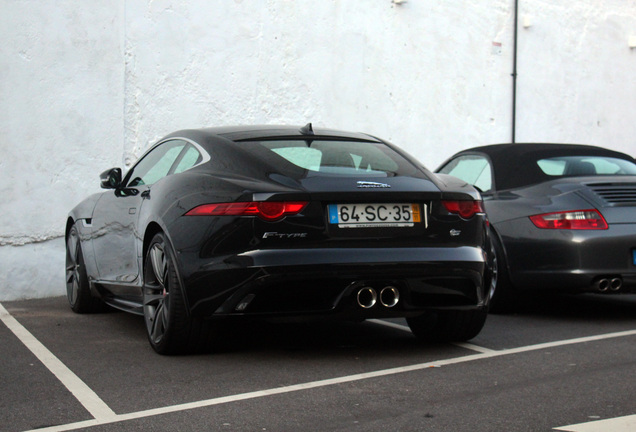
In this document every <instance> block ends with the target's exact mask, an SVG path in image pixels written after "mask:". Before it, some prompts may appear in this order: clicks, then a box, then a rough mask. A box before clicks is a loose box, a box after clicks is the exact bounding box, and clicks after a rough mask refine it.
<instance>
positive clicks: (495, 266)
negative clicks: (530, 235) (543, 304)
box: [489, 229, 519, 314]
mask: <svg viewBox="0 0 636 432" xmlns="http://www.w3.org/2000/svg"><path fill="white" fill-rule="evenodd" d="M490 245H491V253H492V272H493V275H492V280H491V283H490V291H489V296H490V305H489V311H490V312H492V313H495V314H497V313H510V312H514V310H515V309H516V308H517V307H518V303H519V298H518V294H517V293H516V292H515V290H514V287H513V286H512V282H511V281H510V276H509V274H508V269H507V264H506V255H505V252H504V249H503V246H502V245H501V241H500V240H499V237H498V236H497V234H496V233H495V231H494V230H492V229H491V230H490Z"/></svg>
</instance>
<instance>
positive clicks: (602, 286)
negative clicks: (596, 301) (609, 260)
mask: <svg viewBox="0 0 636 432" xmlns="http://www.w3.org/2000/svg"><path fill="white" fill-rule="evenodd" d="M594 286H595V287H596V290H597V291H598V292H606V291H607V290H608V289H609V288H610V280H609V279H605V278H601V279H599V280H597V281H596V282H595V284H594Z"/></svg>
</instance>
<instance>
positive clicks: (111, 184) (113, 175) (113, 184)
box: [99, 168, 121, 189]
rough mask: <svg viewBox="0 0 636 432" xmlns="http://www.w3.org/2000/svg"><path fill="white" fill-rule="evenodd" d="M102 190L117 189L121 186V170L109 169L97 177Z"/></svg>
mask: <svg viewBox="0 0 636 432" xmlns="http://www.w3.org/2000/svg"><path fill="white" fill-rule="evenodd" d="M99 179H100V180H101V183H102V184H101V186H102V189H117V188H118V187H120V186H121V168H111V169H109V170H106V171H104V172H103V173H101V174H100V175H99Z"/></svg>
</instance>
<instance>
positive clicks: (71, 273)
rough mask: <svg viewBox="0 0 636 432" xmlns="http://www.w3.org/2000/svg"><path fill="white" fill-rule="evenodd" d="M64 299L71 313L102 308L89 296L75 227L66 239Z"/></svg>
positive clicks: (97, 300) (95, 298) (101, 305)
mask: <svg viewBox="0 0 636 432" xmlns="http://www.w3.org/2000/svg"><path fill="white" fill-rule="evenodd" d="M66 298H67V299H68V303H69V305H70V306H71V309H73V312H77V313H91V312H98V311H100V310H101V309H102V308H103V306H104V304H103V303H102V301H101V300H100V299H98V298H97V297H93V295H92V294H91V290H90V286H89V283H88V276H87V274H86V266H85V265H84V255H83V254H82V245H81V244H80V240H79V233H78V231H77V227H76V226H75V225H73V226H72V227H71V229H70V230H69V232H68V236H67V237H66Z"/></svg>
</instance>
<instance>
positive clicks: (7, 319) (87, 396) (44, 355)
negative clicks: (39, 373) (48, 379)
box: [0, 303, 116, 420]
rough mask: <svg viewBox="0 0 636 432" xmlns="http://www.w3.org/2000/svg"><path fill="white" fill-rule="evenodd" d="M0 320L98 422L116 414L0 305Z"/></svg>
mask: <svg viewBox="0 0 636 432" xmlns="http://www.w3.org/2000/svg"><path fill="white" fill-rule="evenodd" d="M0 320H2V322H3V323H4V325H6V326H7V328H8V329H9V330H11V331H12V332H13V334H14V335H16V337H17V338H18V339H19V340H20V341H21V342H22V343H23V344H24V345H25V346H26V347H27V348H28V349H29V350H30V351H31V352H32V353H33V354H34V355H35V356H36V357H37V358H38V360H40V362H42V364H43V365H44V366H45V367H46V368H47V369H48V370H49V371H51V373H52V374H53V375H55V376H56V377H57V379H58V380H60V382H61V383H62V384H63V385H64V387H66V388H67V389H68V391H70V392H71V393H72V394H73V396H75V398H76V399H77V400H78V401H79V402H80V403H81V404H82V405H83V406H84V408H86V409H87V410H88V412H89V413H90V414H91V415H92V416H93V417H94V418H95V419H99V420H109V419H112V418H113V417H114V416H116V414H115V413H114V412H113V410H111V409H110V408H109V407H108V405H106V403H104V401H103V400H101V399H100V398H99V396H97V393H95V392H94V391H93V390H91V388H90V387H89V386H87V385H86V384H85V383H84V381H82V380H81V379H79V377H78V376H77V375H75V374H74V373H73V372H72V371H71V370H70V369H69V368H68V367H66V365H65V364H64V363H62V362H61V361H60V360H59V359H58V358H57V357H55V356H54V355H53V353H52V352H51V351H49V350H48V349H47V348H46V347H45V346H44V345H42V343H41V342H40V341H39V340H37V339H36V338H35V336H33V335H32V334H31V333H30V332H29V331H28V330H27V329H26V328H24V327H23V326H22V324H20V323H19V322H18V321H17V320H16V319H15V318H13V317H12V316H11V314H9V312H7V310H6V309H5V308H4V306H2V303H0Z"/></svg>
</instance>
